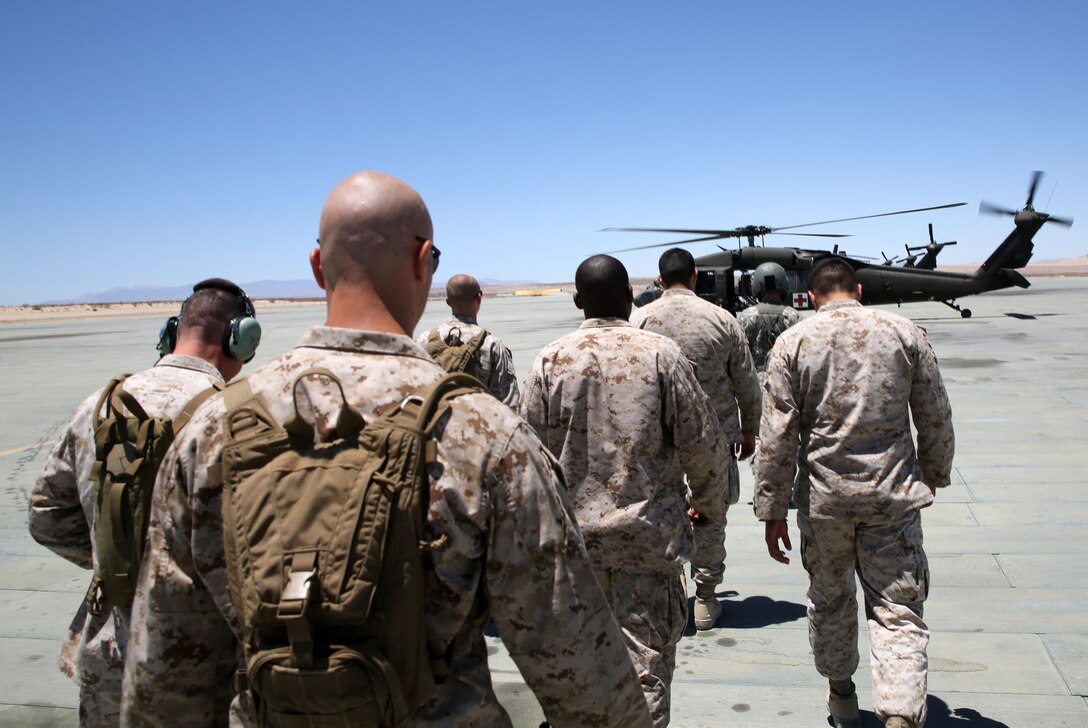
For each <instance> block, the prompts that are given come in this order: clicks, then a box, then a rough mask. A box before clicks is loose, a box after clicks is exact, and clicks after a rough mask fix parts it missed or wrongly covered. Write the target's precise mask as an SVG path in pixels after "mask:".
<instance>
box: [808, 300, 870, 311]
mask: <svg viewBox="0 0 1088 728" xmlns="http://www.w3.org/2000/svg"><path fill="white" fill-rule="evenodd" d="M840 308H861V303H860V302H858V301H857V300H855V299H853V298H843V299H841V300H838V301H832V302H831V303H825V304H824V305H823V306H820V310H819V312H818V313H823V312H824V311H838V310H839V309H840Z"/></svg>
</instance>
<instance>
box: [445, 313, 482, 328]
mask: <svg viewBox="0 0 1088 728" xmlns="http://www.w3.org/2000/svg"><path fill="white" fill-rule="evenodd" d="M455 321H456V322H459V323H462V324H472V325H473V326H479V324H478V323H476V317H475V316H456V315H454V316H450V319H449V321H447V322H446V323H450V324H452V323H454V322H455Z"/></svg>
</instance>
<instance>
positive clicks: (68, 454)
mask: <svg viewBox="0 0 1088 728" xmlns="http://www.w3.org/2000/svg"><path fill="white" fill-rule="evenodd" d="M198 285H199V284H198ZM194 298H196V299H199V300H197V301H196V302H195V303H193V304H190V301H193V299H194ZM224 298H225V297H223V296H220V295H219V294H218V293H216V292H209V293H208V294H199V295H198V294H194V296H193V298H191V299H190V300H189V301H186V306H185V307H183V308H182V317H181V318H182V323H181V325H180V327H179V329H178V337H179V341H178V344H177V346H176V348H175V351H178V352H182V351H186V352H192V353H193V354H200V356H191V355H187V354H180V353H176V354H167V355H166V356H164V357H162V358H161V359H160V360H159V361H158V363H157V364H156V365H155V366H153V367H152V368H150V369H147V370H145V371H142V372H140V373H138V374H133V375H132V376H130V377H128V378H127V379H125V381H124V383H123V385H122V386H123V387H124V389H125V390H126V391H127V392H128V393H129V394H131V395H132V396H133V397H135V398H136V401H137V402H139V403H140V405H141V406H142V407H143V408H144V410H145V412H146V413H147V415H148V417H155V418H169V419H173V418H175V417H177V416H178V415H179V414H180V413H181V411H182V409H184V407H185V405H186V404H188V403H189V401H190V400H191V399H193V398H194V397H195V396H196V395H198V394H200V393H201V392H203V391H204V390H206V389H207V388H208V387H210V386H212V385H213V384H216V383H220V384H221V383H222V382H223V381H224V373H225V374H226V375H227V376H228V377H232V376H234V375H235V374H237V373H238V370H239V369H241V366H242V364H241V362H238V361H232V360H230V359H229V357H226V356H225V355H224V354H223V353H222V352H221V350H220V345H219V343H218V341H219V338H221V337H222V332H223V329H224V327H225V324H226V322H227V321H230V319H231V318H233V317H234V316H235V315H237V314H239V313H241V304H240V303H238V302H235V303H234V305H231V303H230V301H229V300H224ZM208 299H210V300H211V303H212V308H213V310H214V306H215V304H216V302H217V301H218V304H219V305H223V304H226V306H227V309H226V311H225V312H221V313H220V314H219V325H218V330H217V331H212V332H210V334H211V335H210V338H211V339H212V342H210V343H209V345H207V346H205V347H201V345H200V344H199V339H197V338H194V336H193V335H192V333H191V332H192V329H191V327H190V326H189V325H188V323H186V314H187V313H190V314H192V309H195V308H198V307H200V306H201V305H202V304H206V303H207V302H208ZM197 313H200V311H199V310H198V311H197ZM204 313H205V314H207V313H211V312H209V311H207V310H204ZM192 318H193V317H192V315H190V319H192ZM217 365H218V367H220V368H217ZM221 370H222V372H224V373H221ZM101 395H102V390H99V391H98V392H95V393H94V394H92V395H91V396H90V397H88V398H87V399H86V400H84V401H83V403H82V404H81V405H80V406H79V407H78V408H77V409H76V411H75V413H74V414H73V415H72V417H71V419H70V420H69V422H68V424H67V426H66V427H65V429H64V433H63V434H62V435H61V438H60V441H59V442H58V443H57V445H56V447H54V448H53V451H52V452H51V453H50V454H49V457H48V458H47V459H46V462H45V467H44V469H43V471H42V474H41V476H40V477H39V478H38V480H37V482H36V483H35V485H34V489H33V491H32V492H31V495H30V515H29V526H30V535H31V536H32V537H33V538H34V540H35V541H37V542H38V543H40V544H42V545H43V546H45V547H47V548H49V549H51V550H52V551H54V552H56V553H57V554H58V555H60V556H63V557H64V558H65V559H67V560H68V561H71V562H72V563H73V564H76V565H77V566H80V567H82V568H84V569H95V568H96V567H97V565H98V559H97V554H96V553H95V548H94V503H95V486H94V482H93V481H92V480H91V467H92V466H93V465H94V461H95V442H94V416H95V411H94V409H95V405H96V404H98V402H99V401H100V399H101ZM104 409H105V407H103V410H104ZM100 414H103V415H104V414H105V412H104V411H103V412H101V413H100ZM101 600H102V601H101V609H97V610H95V611H96V612H97V613H93V612H92V611H91V610H90V608H89V605H88V600H87V599H85V600H84V601H83V602H81V603H80V606H79V609H78V611H77V612H76V615H75V617H74V619H73V620H72V624H71V626H70V627H69V628H68V636H67V638H66V639H65V640H64V643H63V645H62V646H61V651H60V656H59V658H58V666H59V667H60V670H61V672H63V673H64V674H65V675H67V676H68V677H70V678H71V679H72V680H73V681H75V682H76V683H77V684H78V685H79V724H80V726H84V727H85V728H86V727H89V726H117V725H118V722H119V721H120V710H121V676H122V671H123V670H124V666H125V651H126V644H127V642H128V624H129V610H128V609H127V608H124V607H122V606H119V605H115V604H112V603H111V602H110V601H109V598H108V596H107V595H105V594H102V595H101Z"/></svg>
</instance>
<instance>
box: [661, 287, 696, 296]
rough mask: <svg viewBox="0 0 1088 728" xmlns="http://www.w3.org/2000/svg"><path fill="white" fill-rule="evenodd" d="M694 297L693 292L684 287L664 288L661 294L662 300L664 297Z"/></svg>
mask: <svg viewBox="0 0 1088 728" xmlns="http://www.w3.org/2000/svg"><path fill="white" fill-rule="evenodd" d="M694 295H695V291H693V290H691V289H690V288H686V287H684V286H678V287H676V288H666V289H665V290H664V291H662V293H661V297H662V298H664V297H665V296H694Z"/></svg>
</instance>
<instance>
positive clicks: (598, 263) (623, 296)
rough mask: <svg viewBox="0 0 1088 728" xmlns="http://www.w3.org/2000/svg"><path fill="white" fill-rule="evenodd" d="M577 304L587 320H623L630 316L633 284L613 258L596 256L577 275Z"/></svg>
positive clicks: (583, 264)
mask: <svg viewBox="0 0 1088 728" xmlns="http://www.w3.org/2000/svg"><path fill="white" fill-rule="evenodd" d="M574 287H575V289H576V290H577V293H576V294H575V301H574V302H575V304H576V305H577V306H578V307H579V308H581V309H583V310H584V311H585V315H586V318H622V319H627V318H629V317H630V315H631V301H632V294H631V281H630V279H629V278H628V277H627V269H626V268H624V267H623V263H621V262H619V261H618V260H616V259H615V258H613V257H612V256H611V255H594V256H593V257H592V258H587V259H586V260H585V261H583V262H582V264H581V265H580V266H578V270H577V271H576V272H575V274H574Z"/></svg>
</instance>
